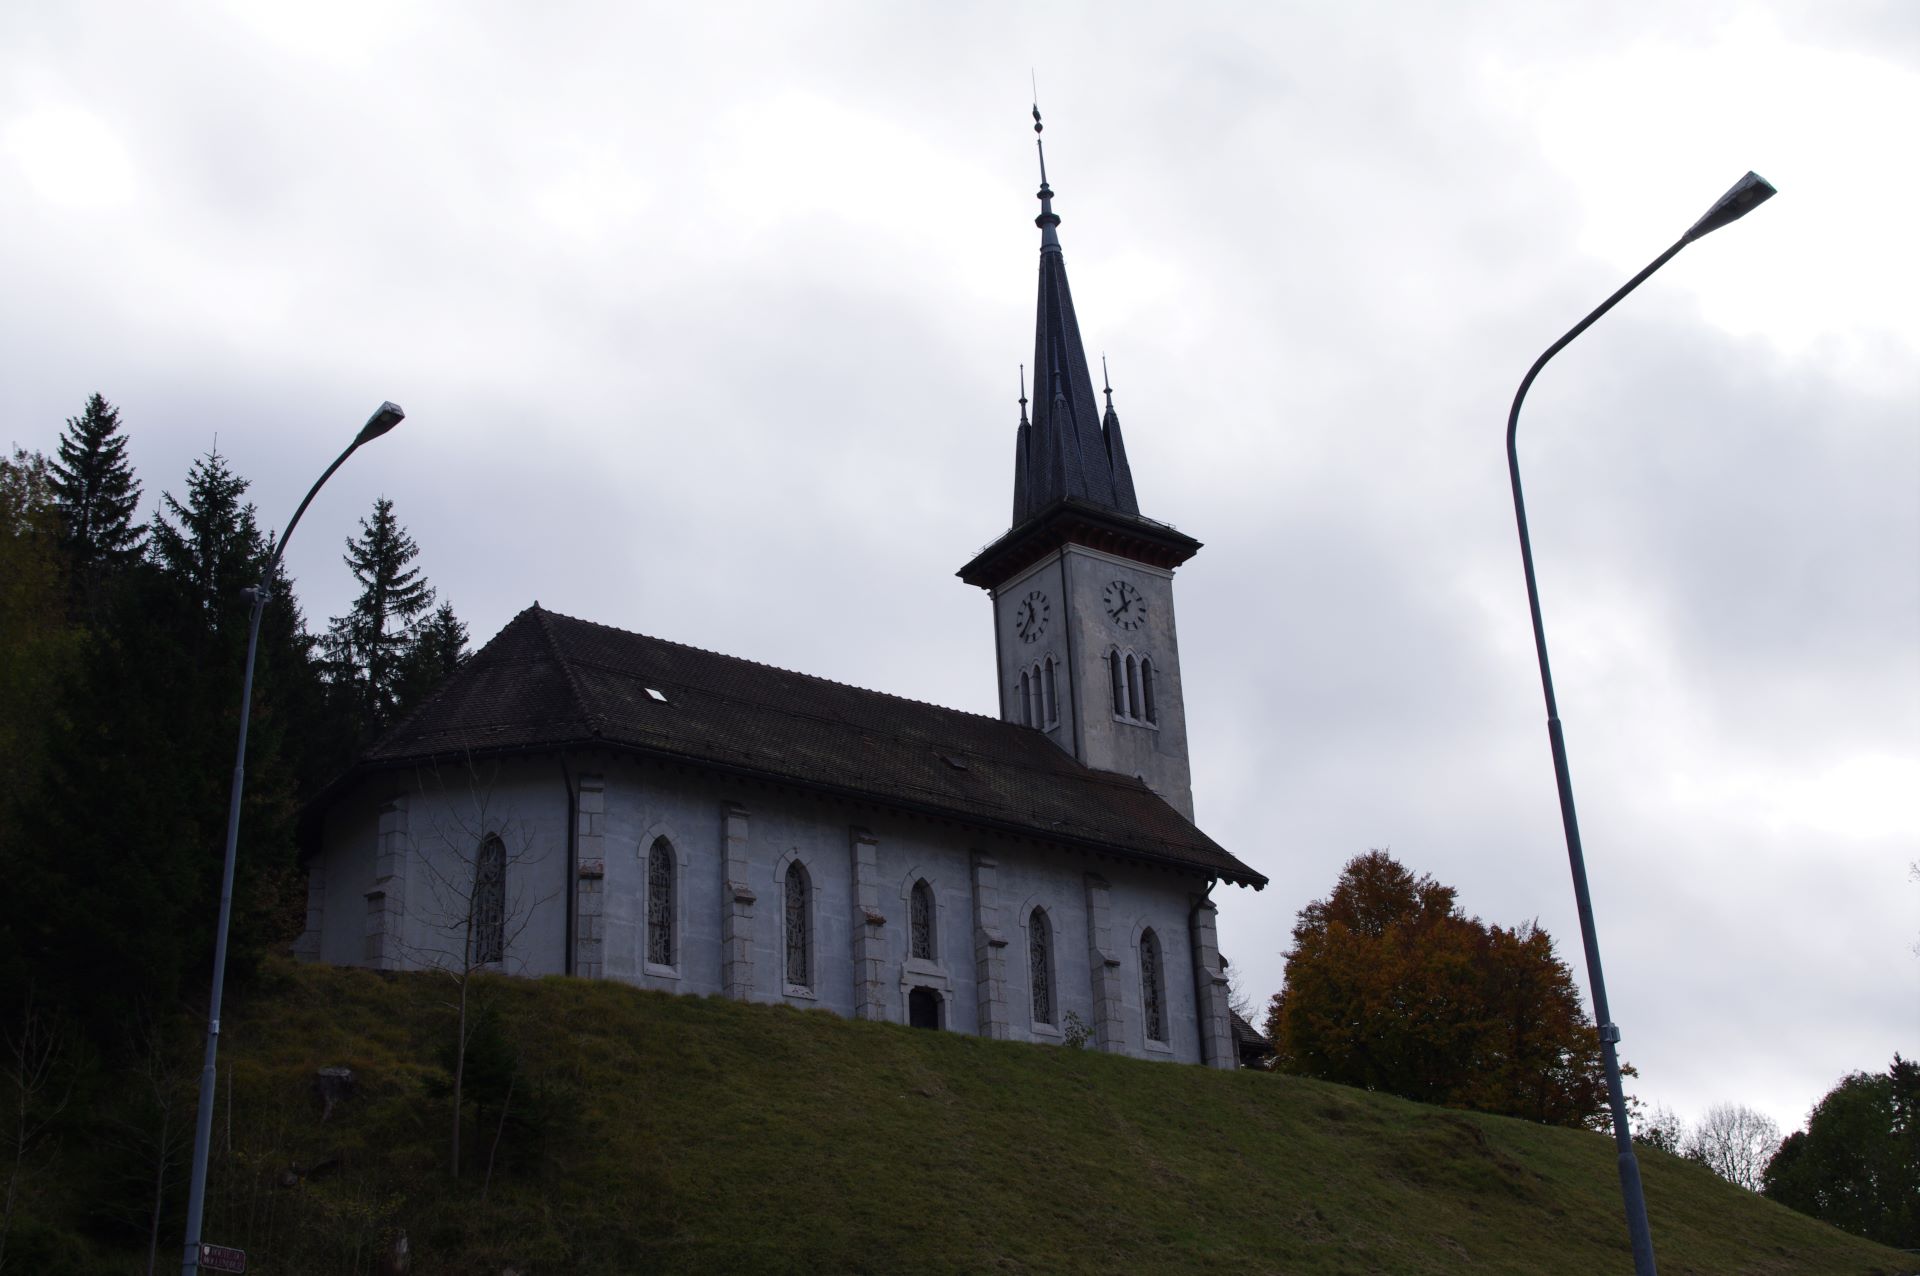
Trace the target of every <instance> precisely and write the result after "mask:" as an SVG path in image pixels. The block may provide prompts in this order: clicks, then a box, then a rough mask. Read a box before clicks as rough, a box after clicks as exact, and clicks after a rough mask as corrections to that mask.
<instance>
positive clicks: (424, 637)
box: [394, 603, 467, 714]
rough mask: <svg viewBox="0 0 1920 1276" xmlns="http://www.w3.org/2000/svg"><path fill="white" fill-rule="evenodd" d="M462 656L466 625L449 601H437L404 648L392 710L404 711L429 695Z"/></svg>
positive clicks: (398, 712) (459, 661)
mask: <svg viewBox="0 0 1920 1276" xmlns="http://www.w3.org/2000/svg"><path fill="white" fill-rule="evenodd" d="M466 658H467V627H466V625H465V624H463V623H462V622H461V620H460V618H459V617H458V616H456V615H454V614H453V604H452V603H441V604H440V606H439V607H438V608H436V609H435V610H434V613H433V615H431V616H429V617H427V619H426V621H425V622H424V623H423V624H422V625H421V626H420V629H419V632H418V633H417V634H416V635H415V636H414V640H413V645H412V646H410V647H409V648H408V649H407V655H406V660H405V662H404V663H403V665H402V666H401V670H400V686H399V694H398V696H397V699H396V703H395V706H394V711H395V713H396V714H403V713H406V712H408V711H410V710H411V709H412V708H413V707H414V706H415V705H417V704H419V703H420V702H421V701H423V700H425V699H426V698H427V697H428V696H430V695H432V694H433V693H434V691H435V690H436V689H437V688H438V687H439V686H440V684H441V683H442V682H444V681H446V678H447V675H448V674H450V673H452V672H453V671H454V670H456V669H458V668H459V667H460V664H461V662H462V661H464V660H465V659H466Z"/></svg>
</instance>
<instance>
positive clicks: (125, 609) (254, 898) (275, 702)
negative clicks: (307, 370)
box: [0, 452, 317, 1051]
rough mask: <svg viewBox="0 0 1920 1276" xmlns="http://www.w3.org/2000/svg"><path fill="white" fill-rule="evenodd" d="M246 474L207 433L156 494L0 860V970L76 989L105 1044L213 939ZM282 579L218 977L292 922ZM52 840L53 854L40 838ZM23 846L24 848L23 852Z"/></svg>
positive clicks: (245, 537)
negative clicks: (173, 489)
mask: <svg viewBox="0 0 1920 1276" xmlns="http://www.w3.org/2000/svg"><path fill="white" fill-rule="evenodd" d="M247 487H248V484H247V481H246V480H245V479H244V478H241V477H240V476H239V475H237V474H235V473H233V471H232V470H231V469H229V468H228V465H227V463H226V460H225V458H223V457H221V456H220V455H219V454H218V453H217V452H214V453H209V454H208V455H207V456H205V457H203V458H201V459H200V460H198V461H196V462H195V463H194V465H193V467H192V469H191V471H190V472H189V474H188V476H187V482H186V488H185V493H184V497H183V498H182V499H175V498H174V497H173V496H172V495H171V494H168V495H163V497H162V499H161V507H160V511H159V513H158V514H157V515H156V516H155V518H154V519H153V521H152V523H151V524H150V525H149V531H150V536H149V541H148V555H147V561H146V563H145V564H144V565H142V566H140V567H138V568H136V569H134V570H132V571H129V572H128V573H127V574H126V576H125V579H124V582H123V587H122V588H120V589H117V590H116V591H115V595H114V597H113V599H112V605H111V606H109V607H107V608H105V609H104V610H103V612H102V620H101V621H100V623H99V624H98V625H97V626H96V627H95V630H94V635H93V638H92V639H91V640H90V641H89V642H88V644H87V647H86V651H85V659H84V662H83V663H84V667H83V668H82V669H81V670H80V671H79V674H78V676H77V677H75V678H74V679H72V680H71V684H70V686H69V688H68V689H67V690H66V691H65V693H64V695H63V703H62V705H61V712H60V714H59V715H58V719H57V721H56V722H55V723H54V725H53V727H52V730H51V738H50V740H49V744H48V747H47V750H46V765H45V778H44V782H43V789H42V794H41V797H40V799H39V800H37V801H35V802H34V804H33V806H32V809H30V810H28V811H26V812H23V818H22V830H21V845H22V848H23V853H21V854H18V855H13V856H11V857H9V858H8V859H7V860H6V862H5V863H4V864H0V874H4V876H3V877H0V880H7V881H9V882H10V883H11V890H10V891H9V892H7V893H5V894H0V935H4V936H6V937H7V939H8V941H9V942H8V943H7V944H4V945H0V985H6V984H8V983H15V984H17V983H18V982H19V981H20V980H21V979H22V978H32V979H35V980H37V981H38V983H39V984H40V986H42V987H44V988H45V989H46V990H47V992H48V994H49V995H57V996H59V997H61V998H62V999H64V1000H65V1001H66V1002H67V1003H68V1004H70V1005H72V1006H75V1007H79V1008H81V1010H82V1012H83V1014H82V1018H83V1019H84V1021H85V1022H84V1026H85V1029H86V1031H87V1032H88V1033H89V1035H90V1036H92V1037H93V1039H94V1041H95V1043H96V1045H98V1046H100V1047H101V1048H102V1049H105V1050H108V1051H113V1050H116V1049H118V1048H119V1045H118V1044H117V1043H118V1042H119V1038H120V1037H121V1035H123V1030H122V1028H121V1026H120V1025H122V1024H123V1023H124V1022H126V1021H127V1019H128V1017H129V1016H133V1015H138V1014H143V1013H144V1014H151V1013H162V1012H164V1011H165V1010H166V1008H168V1007H170V1006H173V1005H175V1004H177V1003H178V1001H179V999H180V998H182V997H183V996H192V995H193V994H194V989H195V986H196V985H198V986H199V987H200V988H204V984H203V983H201V982H200V981H201V980H202V979H203V978H204V970H205V963H206V960H207V958H208V956H209V955H210V954H211V953H212V951H213V925H214V921H215V918H216V916H217V910H216V908H215V905H216V903H217V901H218V898H219V880H220V865H221V851H222V844H223V841H224V836H225V823H226V821H225V814H226V806H227V795H228V785H229V782H230V779H231V775H232V766H233V749H234V739H235V734H236V729H237V726H238V722H237V718H236V714H235V710H236V708H237V705H236V701H237V700H238V698H239V689H240V678H241V666H242V662H243V659H244V656H245V651H246V645H247V629H248V624H247V622H248V619H249V613H250V604H249V601H248V599H247V597H246V596H245V594H244V593H243V591H244V590H245V589H246V588H247V587H248V586H252V585H255V584H258V583H259V580H260V572H261V570H262V568H263V566H264V561H263V560H264V557H265V554H266V552H267V550H266V544H265V538H264V537H263V536H262V535H261V533H260V530H259V528H258V525H257V523H256V521H255V516H254V509H253V507H252V506H251V505H250V504H248V503H247V502H246V500H245V495H246V491H247ZM306 648H307V640H306V638H305V635H304V633H303V627H302V625H301V623H300V619H299V611H298V608H297V606H296V605H295V604H294V602H293V598H292V595H291V591H290V590H289V589H288V588H287V586H286V584H285V582H281V583H280V585H279V587H278V588H276V589H275V591H274V594H273V596H272V598H271V600H270V601H269V603H268V606H267V610H266V613H265V615H264V617H263V624H262V627H261V644H260V652H259V659H258V665H257V669H256V675H255V683H254V695H253V699H252V705H251V708H252V720H251V725H250V729H249V735H248V746H247V786H246V800H245V803H244V805H243V807H242V810H241V825H240V845H241V855H240V858H239V861H238V874H237V877H236V880H235V884H234V889H235V898H236V907H235V910H234V915H233V933H232V937H231V942H232V948H231V949H230V952H229V964H228V969H229V974H230V978H234V979H239V978H244V976H245V972H246V970H247V968H248V966H249V964H250V963H251V962H252V961H254V960H256V959H257V957H258V955H259V954H260V953H261V952H263V951H265V950H266V949H267V948H268V947H269V946H270V945H273V944H277V943H281V942H284V941H285V940H286V938H288V936H289V933H290V930H291V929H292V928H295V927H297V913H296V912H295V911H294V910H295V909H296V908H297V885H296V884H295V878H294V875H293V872H292V870H293V821H294V816H295V813H296V812H297V810H298V798H299V794H298V790H297V787H296V781H297V776H298V774H299V772H300V770H301V769H302V768H301V763H302V761H303V758H302V756H301V755H302V752H303V751H304V750H306V749H308V748H310V747H311V746H310V744H309V740H310V738H311V736H312V734H313V731H312V728H311V724H310V723H307V722H303V723H302V726H301V729H300V730H297V731H295V730H291V729H290V728H291V725H292V722H293V716H292V715H293V713H294V712H295V711H296V710H297V708H298V707H299V706H300V703H301V701H302V699H303V698H306V699H308V700H312V699H314V698H317V688H316V687H315V685H314V679H313V675H312V672H311V669H310V666H309V663H308V659H307V650H306ZM49 846H57V847H59V848H60V854H58V855H49V854H46V853H45V851H44V848H46V847H49ZM35 847H37V848H40V853H39V854H33V853H30V852H31V850H32V848H35Z"/></svg>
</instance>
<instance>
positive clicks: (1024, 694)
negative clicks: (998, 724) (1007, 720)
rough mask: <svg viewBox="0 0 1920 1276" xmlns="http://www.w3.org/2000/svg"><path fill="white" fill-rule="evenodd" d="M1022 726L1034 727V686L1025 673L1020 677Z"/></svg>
mask: <svg viewBox="0 0 1920 1276" xmlns="http://www.w3.org/2000/svg"><path fill="white" fill-rule="evenodd" d="M1020 724H1021V725H1022V726H1028V727H1030V726H1032V725H1033V685H1032V684H1031V683H1030V682H1029V681H1028V680H1027V675H1026V674H1025V673H1024V672H1023V673H1022V674H1021V675H1020Z"/></svg>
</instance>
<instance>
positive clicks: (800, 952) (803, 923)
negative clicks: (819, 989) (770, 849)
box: [787, 860, 813, 988]
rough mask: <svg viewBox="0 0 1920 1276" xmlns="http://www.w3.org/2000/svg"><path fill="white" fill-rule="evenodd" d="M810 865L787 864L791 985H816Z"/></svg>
mask: <svg viewBox="0 0 1920 1276" xmlns="http://www.w3.org/2000/svg"><path fill="white" fill-rule="evenodd" d="M810 885H811V883H810V882H809V881H808V879H807V866H806V865H804V864H802V863H801V862H800V861H799V860H795V861H794V862H793V863H791V864H789V865H788V866H787V985H788V987H791V988H812V987H813V933H812V932H813V918H812V915H811V910H810V909H809V908H808V904H809V900H808V899H807V896H808V894H809V893H810V891H809V889H808V888H809V886H810Z"/></svg>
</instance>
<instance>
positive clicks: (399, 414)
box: [353, 401, 407, 447]
mask: <svg viewBox="0 0 1920 1276" xmlns="http://www.w3.org/2000/svg"><path fill="white" fill-rule="evenodd" d="M406 419H407V414H406V413H405V412H403V411H401V410H400V405H399V404H398V403H394V402H392V401H388V402H386V403H382V404H381V405H380V406H379V407H378V408H377V409H375V410H374V414H373V415H372V416H370V417H368V418H367V423H366V424H365V425H363V426H361V427H360V433H359V435H358V436H356V437H355V438H354V440H353V445H354V446H355V447H359V446H360V445H361V444H362V443H370V442H372V441H373V440H374V439H377V438H379V437H380V436H381V435H383V434H385V433H386V432H387V431H388V430H391V429H392V428H393V427H394V426H396V425H398V424H400V423H401V422H402V421H404V420H406Z"/></svg>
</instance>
